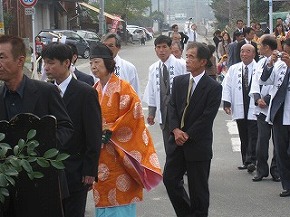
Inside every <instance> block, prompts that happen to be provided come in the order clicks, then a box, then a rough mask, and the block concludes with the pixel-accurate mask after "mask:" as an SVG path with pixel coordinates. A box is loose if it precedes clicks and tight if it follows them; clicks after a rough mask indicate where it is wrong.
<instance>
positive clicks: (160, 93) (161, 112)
mask: <svg viewBox="0 0 290 217" xmlns="http://www.w3.org/2000/svg"><path fill="white" fill-rule="evenodd" d="M171 43H172V41H171V39H170V38H169V37H168V36H165V35H160V36H158V37H157V38H156V39H155V41H154V45H155V52H156V55H157V56H158V58H159V60H158V61H157V62H155V63H153V64H152V65H151V66H150V67H149V75H148V83H147V85H146V88H145V93H144V96H143V101H144V102H146V103H147V105H148V117H147V122H148V124H149V125H154V124H155V117H156V114H157V118H158V122H159V124H160V127H161V130H162V135H163V142H164V148H165V152H166V150H167V142H168V138H169V135H170V132H169V125H168V123H169V117H168V103H169V100H170V96H171V88H172V81H173V78H174V77H175V76H177V75H183V74H185V73H187V72H186V67H185V65H184V64H183V63H182V62H181V61H180V60H179V59H176V58H175V57H174V56H173V54H172V53H171Z"/></svg>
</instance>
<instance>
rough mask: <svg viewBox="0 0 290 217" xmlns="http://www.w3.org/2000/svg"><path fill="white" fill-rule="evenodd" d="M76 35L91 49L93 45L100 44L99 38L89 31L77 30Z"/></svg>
mask: <svg viewBox="0 0 290 217" xmlns="http://www.w3.org/2000/svg"><path fill="white" fill-rule="evenodd" d="M77 33H78V34H79V35H80V36H81V37H83V38H84V39H85V40H86V41H87V42H88V43H89V45H90V47H91V48H92V47H93V46H94V45H97V43H98V42H100V40H101V39H100V36H99V35H98V34H97V33H95V32H91V31H86V30H77Z"/></svg>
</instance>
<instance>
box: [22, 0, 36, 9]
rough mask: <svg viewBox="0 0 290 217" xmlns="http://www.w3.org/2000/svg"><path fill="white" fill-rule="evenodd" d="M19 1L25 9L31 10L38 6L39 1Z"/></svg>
mask: <svg viewBox="0 0 290 217" xmlns="http://www.w3.org/2000/svg"><path fill="white" fill-rule="evenodd" d="M19 1H20V3H21V4H22V5H23V6H24V7H26V8H29V7H33V6H34V5H36V3H37V1H38V0H19Z"/></svg>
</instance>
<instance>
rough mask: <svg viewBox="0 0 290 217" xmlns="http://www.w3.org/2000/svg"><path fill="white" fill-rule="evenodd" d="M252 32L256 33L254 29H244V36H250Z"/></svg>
mask: <svg viewBox="0 0 290 217" xmlns="http://www.w3.org/2000/svg"><path fill="white" fill-rule="evenodd" d="M251 31H255V30H254V29H253V28H252V27H246V28H245V29H244V36H246V34H249V33H250V32H251Z"/></svg>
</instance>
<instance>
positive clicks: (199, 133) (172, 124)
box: [168, 74, 222, 161]
mask: <svg viewBox="0 0 290 217" xmlns="http://www.w3.org/2000/svg"><path fill="white" fill-rule="evenodd" d="M189 78H190V75H189V74H186V75H180V76H177V77H175V78H174V80H173V84H172V97H171V100H170V103H169V118H170V121H169V130H170V132H172V131H173V130H174V129H175V128H180V123H181V118H182V114H183V111H184V108H185V106H186V98H187V90H188V85H189ZM221 95H222V86H221V85H220V84H219V83H218V82H216V81H215V80H213V79H212V78H210V77H209V76H208V75H206V74H205V75H203V76H202V78H201V79H200V81H199V83H198V84H197V86H196V87H195V90H194V92H193V94H192V96H191V98H190V102H189V106H188V108H187V112H186V114H185V118H184V120H185V121H184V127H183V128H182V130H183V131H184V132H186V133H187V134H188V135H189V137H190V138H189V140H188V141H187V142H186V143H185V144H184V145H183V151H184V155H185V159H186V160H189V161H205V160H210V159H211V158H212V140H213V133H212V126H213V121H214V119H215V116H216V114H217V111H218V108H219V106H220V102H221ZM176 147H177V146H176V143H175V139H174V135H173V133H171V135H170V138H169V147H168V149H169V150H168V153H169V155H170V153H173V152H174V150H175V148H176Z"/></svg>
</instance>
